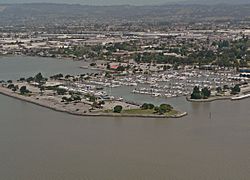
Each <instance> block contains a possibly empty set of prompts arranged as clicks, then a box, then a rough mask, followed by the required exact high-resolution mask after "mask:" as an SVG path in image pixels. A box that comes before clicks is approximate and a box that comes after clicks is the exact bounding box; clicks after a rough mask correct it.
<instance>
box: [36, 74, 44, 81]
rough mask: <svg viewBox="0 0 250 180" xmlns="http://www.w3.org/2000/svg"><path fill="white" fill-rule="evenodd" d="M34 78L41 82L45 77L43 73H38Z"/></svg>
mask: <svg viewBox="0 0 250 180" xmlns="http://www.w3.org/2000/svg"><path fill="white" fill-rule="evenodd" d="M34 80H35V82H38V83H40V82H41V81H43V80H44V78H43V75H42V73H38V74H37V75H36V76H35V77H34Z"/></svg>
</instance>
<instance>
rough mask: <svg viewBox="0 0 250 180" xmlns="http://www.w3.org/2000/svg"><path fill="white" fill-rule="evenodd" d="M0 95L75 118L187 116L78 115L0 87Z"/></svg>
mask: <svg viewBox="0 0 250 180" xmlns="http://www.w3.org/2000/svg"><path fill="white" fill-rule="evenodd" d="M0 94H1V95H4V96H7V97H10V98H14V99H17V100H20V101H24V102H28V103H31V104H34V105H37V106H40V107H44V108H47V109H50V110H53V111H57V112H62V113H67V114H70V115H75V116H89V117H91V116H92V117H97V116H100V117H139V118H182V117H184V116H186V115H188V113H187V112H182V113H178V114H175V115H153V114H152V115H142V114H133V115H131V114H116V113H79V112H77V111H70V110H67V109H64V108H60V107H56V106H51V105H49V103H46V102H43V101H40V100H38V99H34V98H31V97H29V96H22V95H19V94H17V93H14V92H12V91H9V90H8V89H7V88H5V87H1V86H0Z"/></svg>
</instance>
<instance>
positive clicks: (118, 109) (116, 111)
mask: <svg viewBox="0 0 250 180" xmlns="http://www.w3.org/2000/svg"><path fill="white" fill-rule="evenodd" d="M113 112H114V113H121V112H122V106H120V105H117V106H115V107H114V110H113Z"/></svg>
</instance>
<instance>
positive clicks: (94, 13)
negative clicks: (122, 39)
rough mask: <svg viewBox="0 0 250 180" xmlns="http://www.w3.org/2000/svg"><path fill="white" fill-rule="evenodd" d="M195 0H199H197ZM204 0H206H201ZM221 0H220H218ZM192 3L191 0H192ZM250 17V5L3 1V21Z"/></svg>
mask: <svg viewBox="0 0 250 180" xmlns="http://www.w3.org/2000/svg"><path fill="white" fill-rule="evenodd" d="M195 1H196V0H195ZM200 1H203V0H199V2H200ZM208 1H210V0H208ZM219 1H220V0H219ZM240 1H241V2H243V1H244V0H240ZM216 2H218V1H216ZM189 3H191V2H189ZM249 17H250V4H249V5H241V4H237V5H230V4H227V5H225V4H216V5H213V4H212V5H205V4H200V5H198V4H196V5H194V4H172V5H171V4H168V5H162V6H130V5H122V6H86V5H77V4H75V5H69V4H48V3H35V4H6V5H0V25H1V24H2V25H3V24H4V25H6V24H8V25H13V24H14V25H22V24H50V23H53V24H55V23H57V24H69V23H71V22H73V21H74V22H83V21H92V22H101V23H105V22H106V23H109V22H114V21H118V22H123V21H124V22H131V21H133V22H142V21H144V22H204V21H214V20H225V19H226V20H227V19H231V20H234V21H239V20H243V19H245V18H249Z"/></svg>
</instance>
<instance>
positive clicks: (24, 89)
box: [19, 86, 29, 95]
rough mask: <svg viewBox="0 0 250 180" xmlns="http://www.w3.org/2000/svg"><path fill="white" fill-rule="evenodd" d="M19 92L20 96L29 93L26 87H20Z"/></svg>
mask: <svg viewBox="0 0 250 180" xmlns="http://www.w3.org/2000/svg"><path fill="white" fill-rule="evenodd" d="M19 91H20V93H21V94H22V95H24V94H26V93H29V90H28V89H27V87H26V86H22V87H21V88H20V90H19Z"/></svg>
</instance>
